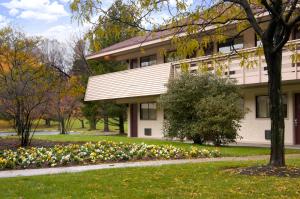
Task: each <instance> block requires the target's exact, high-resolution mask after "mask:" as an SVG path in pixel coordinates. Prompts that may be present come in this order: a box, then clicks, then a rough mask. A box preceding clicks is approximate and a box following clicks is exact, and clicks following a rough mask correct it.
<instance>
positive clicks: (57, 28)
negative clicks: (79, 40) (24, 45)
mask: <svg viewBox="0 0 300 199" xmlns="http://www.w3.org/2000/svg"><path fill="white" fill-rule="evenodd" d="M69 1H70V0H0V27H3V26H5V25H12V26H14V27H17V28H19V29H21V30H22V31H24V32H25V33H27V34H28V35H30V36H43V37H47V38H50V39H57V40H59V41H61V42H67V41H69V40H70V38H72V37H73V38H74V37H76V36H78V35H79V34H81V33H83V32H84V31H86V30H87V29H88V26H89V25H88V24H85V25H79V24H78V22H77V21H75V20H72V14H71V12H70V8H69Z"/></svg>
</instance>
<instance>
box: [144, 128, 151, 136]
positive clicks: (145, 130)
mask: <svg viewBox="0 0 300 199" xmlns="http://www.w3.org/2000/svg"><path fill="white" fill-rule="evenodd" d="M144 134H145V135H146V136H151V135H152V129H149V128H146V129H144Z"/></svg>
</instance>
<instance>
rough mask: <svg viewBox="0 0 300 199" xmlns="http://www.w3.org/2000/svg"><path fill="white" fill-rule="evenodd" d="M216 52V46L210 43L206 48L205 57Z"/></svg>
mask: <svg viewBox="0 0 300 199" xmlns="http://www.w3.org/2000/svg"><path fill="white" fill-rule="evenodd" d="M213 52H214V44H213V43H209V44H208V45H207V47H206V48H204V55H205V56H208V55H212V54H213Z"/></svg>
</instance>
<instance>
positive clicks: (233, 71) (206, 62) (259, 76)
mask: <svg viewBox="0 0 300 199" xmlns="http://www.w3.org/2000/svg"><path fill="white" fill-rule="evenodd" d="M288 44H292V45H296V49H297V50H298V51H299V50H300V40H293V41H290V42H289V43H288ZM257 50H258V49H257V48H256V47H255V48H249V49H243V50H242V51H240V53H241V54H244V55H247V56H248V58H247V59H244V61H246V62H247V61H249V62H252V63H253V64H252V66H250V67H246V66H245V65H244V66H243V67H242V66H241V62H242V60H243V59H242V58H241V56H238V55H236V54H235V55H234V54H233V55H219V56H215V57H212V56H206V57H199V58H194V59H188V60H181V61H178V62H174V63H172V69H173V70H174V76H175V77H176V76H177V75H179V74H180V73H181V72H182V68H187V70H188V71H189V72H190V73H197V72H199V71H200V72H201V71H202V70H203V68H206V69H207V70H208V71H211V72H213V73H217V70H218V68H220V66H222V67H223V70H221V72H220V71H219V72H220V73H221V75H223V76H225V77H228V78H230V79H236V80H237V84H239V85H252V84H260V83H267V82H268V71H267V64H266V61H265V58H264V55H263V53H261V56H257V55H255V53H256V52H257ZM292 55H295V52H292V51H290V50H289V49H287V48H285V49H284V50H283V56H282V80H283V81H289V80H299V79H300V63H297V64H295V63H293V62H292Z"/></svg>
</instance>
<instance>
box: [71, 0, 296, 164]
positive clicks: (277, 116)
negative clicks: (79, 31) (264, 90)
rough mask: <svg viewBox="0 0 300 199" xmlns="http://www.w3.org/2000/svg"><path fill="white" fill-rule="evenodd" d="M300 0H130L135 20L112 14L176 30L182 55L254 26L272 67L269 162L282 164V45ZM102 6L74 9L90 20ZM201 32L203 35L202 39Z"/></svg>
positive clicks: (152, 28) (83, 4) (91, 0)
mask: <svg viewBox="0 0 300 199" xmlns="http://www.w3.org/2000/svg"><path fill="white" fill-rule="evenodd" d="M299 4H300V3H299V0H287V1H282V0H276V1H272V0H254V1H250V0H221V1H217V0H209V1H208V0H201V1H196V2H194V3H193V4H187V1H185V0H175V1H172V0H163V1H161V0H151V1H149V0H135V1H129V2H128V4H127V6H128V7H130V8H131V9H138V10H139V12H140V13H142V15H141V16H140V17H135V18H134V19H132V17H127V16H118V17H111V19H112V20H114V21H118V22H122V23H124V24H127V25H131V26H132V27H138V28H139V29H141V30H144V31H148V32H151V33H157V32H162V31H171V32H172V33H173V35H174V38H173V42H172V43H173V44H175V46H176V47H177V52H178V55H181V56H182V57H185V56H186V55H191V54H193V53H194V52H195V51H198V52H199V54H201V52H203V49H205V48H206V47H207V45H208V44H209V43H210V42H212V41H217V42H219V43H222V42H224V41H225V40H226V39H230V40H231V41H234V40H235V39H236V38H238V36H239V35H241V34H242V33H243V32H245V31H246V30H248V29H250V28H251V29H254V31H255V32H256V34H257V35H258V37H259V38H260V39H261V41H262V47H263V52H264V56H265V59H266V63H267V69H268V78H269V83H268V92H269V99H270V113H271V114H270V115H271V157H270V165H272V166H283V165H285V158H284V114H283V108H282V107H283V106H282V98H281V96H282V95H281V92H282V91H281V68H282V49H283V47H284V46H285V44H286V43H287V41H288V39H289V37H290V35H291V32H292V30H293V28H295V27H296V24H297V23H298V22H299V21H300V12H299ZM101 5H102V1H99V0H88V1H86V0H85V1H80V0H76V1H75V0H74V1H72V4H71V9H72V10H73V12H74V13H75V14H76V16H77V17H79V18H80V19H81V20H85V21H89V19H91V18H92V16H93V15H94V14H97V15H100V16H103V15H106V11H105V10H104V9H103V7H102V6H101ZM160 13H167V14H168V15H169V18H167V19H166V20H163V22H162V23H159V24H158V23H154V22H155V20H153V17H154V15H159V14H160ZM266 13H267V14H268V16H266V15H265V14H266ZM128 19H130V20H128ZM141 20H144V21H145V22H146V23H147V26H143V25H141V24H138V23H136V22H138V21H141ZM229 26H230V27H234V28H235V31H234V32H233V33H231V34H229V35H228V34H227V33H228V29H227V28H228V27H229ZM182 32H185V33H186V36H185V37H183V36H182V34H181V33H182ZM200 32H201V33H200ZM199 34H202V39H200V40H199V39H198V37H199ZM231 43H233V42H231Z"/></svg>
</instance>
